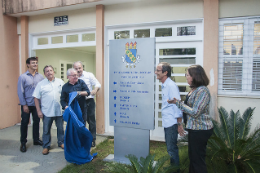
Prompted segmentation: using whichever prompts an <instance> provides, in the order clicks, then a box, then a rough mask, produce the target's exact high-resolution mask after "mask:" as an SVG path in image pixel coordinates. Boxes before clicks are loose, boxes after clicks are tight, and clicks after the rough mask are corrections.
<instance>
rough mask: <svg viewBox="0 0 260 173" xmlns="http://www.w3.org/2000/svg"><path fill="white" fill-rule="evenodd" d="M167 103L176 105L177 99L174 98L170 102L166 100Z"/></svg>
mask: <svg viewBox="0 0 260 173" xmlns="http://www.w3.org/2000/svg"><path fill="white" fill-rule="evenodd" d="M167 102H168V103H169V104H176V102H177V99H176V98H175V97H174V98H173V99H172V100H169V99H167Z"/></svg>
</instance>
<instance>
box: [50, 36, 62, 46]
mask: <svg viewBox="0 0 260 173" xmlns="http://www.w3.org/2000/svg"><path fill="white" fill-rule="evenodd" d="M57 43H63V36H58V37H51V44H57Z"/></svg>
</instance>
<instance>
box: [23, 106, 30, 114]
mask: <svg viewBox="0 0 260 173" xmlns="http://www.w3.org/2000/svg"><path fill="white" fill-rule="evenodd" d="M23 111H24V112H25V113H27V114H29V108H28V106H27V105H23Z"/></svg>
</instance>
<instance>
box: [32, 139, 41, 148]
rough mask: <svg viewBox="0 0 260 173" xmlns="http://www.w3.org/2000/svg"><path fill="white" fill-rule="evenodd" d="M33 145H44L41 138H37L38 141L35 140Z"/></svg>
mask: <svg viewBox="0 0 260 173" xmlns="http://www.w3.org/2000/svg"><path fill="white" fill-rule="evenodd" d="M33 145H41V146H42V145H43V142H42V141H41V140H40V139H39V140H37V141H34V142H33Z"/></svg>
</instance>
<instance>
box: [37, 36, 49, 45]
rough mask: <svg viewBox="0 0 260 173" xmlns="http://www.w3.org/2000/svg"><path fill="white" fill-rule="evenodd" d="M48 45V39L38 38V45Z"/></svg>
mask: <svg viewBox="0 0 260 173" xmlns="http://www.w3.org/2000/svg"><path fill="white" fill-rule="evenodd" d="M44 44H48V37H45V38H38V45H44Z"/></svg>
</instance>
